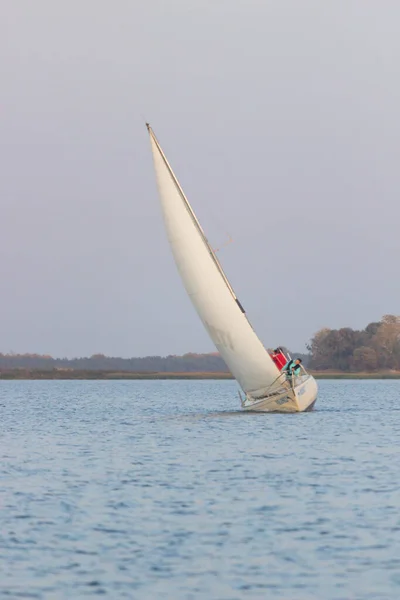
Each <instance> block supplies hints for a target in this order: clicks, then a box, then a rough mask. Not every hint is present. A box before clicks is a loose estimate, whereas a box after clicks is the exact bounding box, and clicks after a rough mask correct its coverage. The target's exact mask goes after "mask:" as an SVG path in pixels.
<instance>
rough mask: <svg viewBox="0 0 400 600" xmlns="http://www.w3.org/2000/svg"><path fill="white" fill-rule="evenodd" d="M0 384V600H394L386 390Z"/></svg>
mask: <svg viewBox="0 0 400 600" xmlns="http://www.w3.org/2000/svg"><path fill="white" fill-rule="evenodd" d="M319 386H320V396H319V400H318V402H317V405H316V410H315V411H314V412H312V413H305V414H295V415H267V414H248V413H241V412H239V411H238V410H236V409H237V408H238V405H239V400H238V397H237V387H236V384H235V382H233V381H198V382H193V381H115V382H111V381H94V382H87V381H77V382H73V381H3V382H1V381H0V415H1V441H0V457H1V462H0V475H1V479H0V522H1V529H0V598H8V599H9V598H12V599H14V598H43V599H46V600H47V599H53V598H54V599H57V600H58V599H64V598H66V599H78V598H86V597H90V596H97V595H102V596H103V597H107V598H110V599H112V600H118V599H120V598H133V599H136V598H137V599H139V600H157V599H171V600H184V599H185V600H191V599H204V600H236V599H237V600H242V599H243V598H246V599H247V598H259V599H265V598H267V599H269V598H271V599H272V598H273V599H285V600H300V599H301V600H313V599H318V600H361V599H362V600H364V599H365V600H367V599H371V600H385V599H391V600H397V599H398V598H400V510H399V507H400V460H399V443H400V410H399V407H400V381H321V382H319Z"/></svg>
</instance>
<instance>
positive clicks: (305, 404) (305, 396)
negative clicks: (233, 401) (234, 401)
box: [241, 375, 318, 413]
mask: <svg viewBox="0 0 400 600" xmlns="http://www.w3.org/2000/svg"><path fill="white" fill-rule="evenodd" d="M317 394H318V386H317V382H316V381H315V379H314V377H312V375H303V376H301V377H296V380H295V385H294V387H293V388H292V387H289V386H288V387H287V388H281V390H278V391H277V392H276V393H274V394H271V395H269V396H266V397H264V398H252V397H251V396H249V395H248V394H246V397H245V400H244V401H242V403H241V404H242V408H243V409H244V410H247V411H256V412H281V413H294V412H307V411H309V410H312V408H313V406H314V404H315V402H316V399H317Z"/></svg>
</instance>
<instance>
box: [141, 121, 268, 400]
mask: <svg viewBox="0 0 400 600" xmlns="http://www.w3.org/2000/svg"><path fill="white" fill-rule="evenodd" d="M147 127H148V130H149V134H150V140H151V148H152V152H153V159H154V166H155V171H156V178H157V185H158V190H159V195H160V199H161V205H162V210H163V216H164V221H165V226H166V230H167V235H168V239H169V243H170V245H171V248H172V252H173V255H174V258H175V262H176V265H177V267H178V270H179V273H180V275H181V278H182V280H183V283H184V285H185V288H186V291H187V293H188V294H189V297H190V299H191V301H192V303H193V305H194V307H195V308H196V310H197V312H198V314H199V317H200V319H201V320H202V322H203V324H204V326H205V328H206V329H207V331H208V333H209V335H210V337H211V339H212V341H213V342H214V344H215V346H216V347H217V349H218V351H219V352H220V354H221V356H222V358H223V359H224V361H225V362H226V364H227V365H228V368H229V369H230V371H231V373H232V375H233V376H234V377H235V379H236V380H237V381H238V383H239V385H240V386H241V388H242V389H243V391H244V392H246V393H248V394H250V395H251V396H259V395H261V394H262V393H263V392H265V391H267V390H268V389H271V390H272V389H274V388H275V387H278V386H279V383H278V381H277V378H278V376H279V371H278V369H277V367H276V366H275V364H274V363H273V361H272V359H271V357H270V356H269V354H268V352H267V351H266V349H265V348H264V346H263V344H262V343H261V341H260V340H259V339H258V337H257V335H256V334H255V332H254V330H253V328H252V326H251V325H250V323H249V321H248V319H247V317H246V315H245V313H244V311H243V309H242V307H241V305H240V303H239V301H238V300H237V298H236V295H235V293H234V291H233V289H232V287H231V285H230V284H229V282H228V280H227V278H226V276H225V274H224V272H223V270H222V268H221V266H220V264H219V262H218V259H217V257H216V256H215V254H214V252H213V251H212V249H211V247H210V245H209V244H208V241H207V239H206V237H205V235H204V232H203V230H202V228H201V226H200V224H199V222H198V221H197V218H196V216H195V215H194V213H193V210H192V208H191V206H190V204H189V202H188V200H187V198H186V197H185V195H184V193H183V191H182V188H181V187H180V185H179V183H178V180H177V179H176V177H175V175H174V173H173V171H172V169H171V167H170V165H169V163H168V161H167V159H166V157H165V155H164V153H163V151H162V149H161V147H160V145H159V143H158V141H157V139H156V137H155V135H154V133H153V130H152V129H151V127H150V126H149V125H148V126H147ZM271 386H272V387H271Z"/></svg>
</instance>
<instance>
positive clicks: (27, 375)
mask: <svg viewBox="0 0 400 600" xmlns="http://www.w3.org/2000/svg"><path fill="white" fill-rule="evenodd" d="M312 374H313V375H314V377H315V378H316V379H400V372H393V371H384V372H383V371H380V372H376V373H345V372H337V371H335V372H333V371H332V372H329V371H320V372H312ZM13 379H14V380H38V379H43V380H46V379H48V380H52V379H56V380H118V379H119V380H127V379H129V380H153V379H158V380H165V379H175V380H201V379H205V380H223V379H233V377H232V375H231V374H230V373H226V372H215V373H213V372H209V373H208V372H187V373H167V372H165V373H164V372H141V373H139V372H133V371H94V370H82V369H51V370H44V369H3V370H0V381H1V380H3V381H5V380H13Z"/></svg>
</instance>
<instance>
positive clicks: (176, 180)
mask: <svg viewBox="0 0 400 600" xmlns="http://www.w3.org/2000/svg"><path fill="white" fill-rule="evenodd" d="M146 127H147V130H148V132H149V134H150V135H151V137H152V138H153V140H154V143H155V144H156V146H157V149H158V151H159V153H160V156H161V157H162V159H163V161H164V163H165V166H166V167H167V169H168V171H169V174H170V175H171V177H172V179H173V181H174V183H175V185H176V188H177V190H178V192H179V195H180V196H181V198H182V200H183V203H184V205H185V207H186V209H187V211H188V213H189V215H190V217H191V219H192V221H193V223H194V224H195V226H196V228H197V230H198V232H199V233H200V235H201V237H202V239H203V242H204V244H205V245H206V247H207V250H208V252H209V254H210V256H211V258H212V260H213V261H214V263H215V265H216V267H217V269H218V271H219V273H220V274H221V277H222V278H223V280H224V282H225V284H226V286H227V288H228V289H229V291H230V293H231V294H232V296H233V298H234V300H235V302H236V303H237V305H238V307H239V308H240V310H241V311H242V313H244V314H245V312H246V311H245V310H244V308H243V306H242V305H241V303H240V301H239V300H238V298H237V296H236V294H235V292H234V290H233V288H232V286H231V284H230V283H229V281H228V278H227V276H226V275H225V273H224V270H223V268H222V266H221V264H220V262H219V260H218V258H217V256H216V254H215V252H214V250H213V249H212V248H211V246H210V243H209V241H208V239H207V237H206V235H205V233H204V231H203V228H202V226H201V225H200V223H199V221H198V219H197V217H196V215H195V214H194V211H193V209H192V207H191V206H190V202H189V200H188V199H187V198H186V196H185V193H184V191H183V189H182V188H181V185H180V183H179V181H178V179H177V178H176V176H175V173H174V172H173V170H172V167H171V165H170V164H169V162H168V160H167V157H166V156H165V154H164V152H163V150H162V148H161V146H160V144H159V143H158V140H157V138H156V136H155V134H154V131H153V130H152V128H151V126H150V124H149V123H146Z"/></svg>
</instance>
